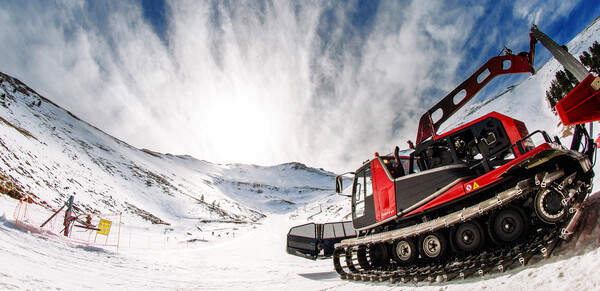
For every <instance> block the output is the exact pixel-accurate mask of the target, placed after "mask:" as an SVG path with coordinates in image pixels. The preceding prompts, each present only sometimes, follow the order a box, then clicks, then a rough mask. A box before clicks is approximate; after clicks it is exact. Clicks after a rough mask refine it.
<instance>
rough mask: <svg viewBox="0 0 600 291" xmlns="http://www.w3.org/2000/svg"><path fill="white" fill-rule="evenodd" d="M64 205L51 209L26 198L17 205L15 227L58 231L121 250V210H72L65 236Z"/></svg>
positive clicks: (57, 233)
mask: <svg viewBox="0 0 600 291" xmlns="http://www.w3.org/2000/svg"><path fill="white" fill-rule="evenodd" d="M65 214H66V211H65V210H64V209H60V210H59V209H49V208H48V207H47V206H42V205H40V204H38V203H36V202H34V201H32V200H31V199H27V198H23V199H21V201H19V204H17V206H16V207H15V211H14V213H13V218H14V219H15V227H18V228H21V229H26V230H28V231H32V232H37V233H42V234H46V235H55V236H57V237H61V238H65V239H67V240H69V241H72V242H76V243H80V244H86V245H94V246H103V247H116V248H117V251H118V250H119V241H120V229H121V216H122V214H121V213H102V214H98V213H71V214H70V217H71V218H72V219H73V222H72V223H69V224H67V225H69V229H68V230H67V234H68V236H65V235H64V233H65V223H64V222H65Z"/></svg>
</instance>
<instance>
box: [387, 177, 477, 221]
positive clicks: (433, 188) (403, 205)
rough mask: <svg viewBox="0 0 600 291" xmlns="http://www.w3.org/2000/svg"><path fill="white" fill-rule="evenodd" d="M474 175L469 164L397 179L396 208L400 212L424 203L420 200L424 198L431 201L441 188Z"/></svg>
mask: <svg viewBox="0 0 600 291" xmlns="http://www.w3.org/2000/svg"><path fill="white" fill-rule="evenodd" d="M472 176H474V173H473V171H471V170H469V168H468V167H467V166H465V165H453V166H446V167H439V168H436V169H432V170H428V171H422V172H419V173H416V174H412V175H409V176H404V177H402V178H399V179H396V180H395V184H396V210H397V212H398V213H399V212H401V211H403V210H406V209H408V208H411V207H413V206H415V205H418V204H422V203H420V202H422V201H423V202H424V200H425V201H429V200H431V199H433V198H434V197H433V196H432V195H433V194H434V193H436V192H438V191H439V190H441V189H444V188H445V187H446V186H448V185H450V184H453V183H454V182H456V181H460V180H464V179H466V178H469V177H472ZM438 194H440V193H438ZM435 196H437V195H435Z"/></svg>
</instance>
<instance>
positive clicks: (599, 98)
mask: <svg viewBox="0 0 600 291" xmlns="http://www.w3.org/2000/svg"><path fill="white" fill-rule="evenodd" d="M595 82H596V83H598V82H600V80H598V78H597V77H596V76H594V75H592V74H590V75H588V76H587V78H585V79H584V80H583V81H582V82H581V83H580V84H579V85H577V87H575V88H574V89H573V90H571V92H569V94H567V96H565V98H563V99H561V100H560V101H558V103H557V104H556V106H555V108H556V112H557V113H558V116H559V117H560V120H561V121H562V123H563V124H564V125H572V124H581V123H587V122H592V121H597V120H600V91H599V90H598V89H596V88H597V86H599V84H595V85H594V86H592V84H594V83H595ZM595 87H596V88H595Z"/></svg>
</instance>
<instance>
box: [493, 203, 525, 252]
mask: <svg viewBox="0 0 600 291" xmlns="http://www.w3.org/2000/svg"><path fill="white" fill-rule="evenodd" d="M488 226H489V231H490V235H491V236H492V239H493V240H495V241H496V242H497V243H510V242H514V241H518V240H521V239H523V238H525V236H526V235H527V232H528V231H529V220H527V217H526V215H525V213H524V212H523V210H522V209H520V208H516V207H509V208H506V209H504V210H502V211H500V212H497V213H495V214H494V215H492V216H491V217H490V223H489V225H488Z"/></svg>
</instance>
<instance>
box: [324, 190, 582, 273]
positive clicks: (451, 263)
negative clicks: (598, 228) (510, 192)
mask: <svg viewBox="0 0 600 291" xmlns="http://www.w3.org/2000/svg"><path fill="white" fill-rule="evenodd" d="M578 192H579V191H578ZM579 196H580V197H585V196H586V193H584V191H581V192H579ZM581 199H582V200H583V198H581ZM510 204H512V203H510ZM579 204H580V205H582V203H579ZM505 206H506V205H505ZM488 213H489V212H485V213H480V215H479V216H478V217H481V216H483V215H486V214H488ZM573 216H575V214H574V213H570V215H569V216H568V217H567V218H566V219H565V220H564V221H565V222H564V223H563V224H561V225H555V226H550V227H546V228H541V229H536V230H535V232H534V233H531V234H530V235H529V238H528V239H527V241H526V242H523V243H518V244H509V245H505V246H504V247H498V248H497V249H495V250H486V251H483V252H481V253H479V254H473V255H468V256H465V257H455V258H453V259H451V260H447V261H446V262H443V263H439V262H430V263H427V262H423V261H422V260H421V262H417V263H416V264H415V265H412V266H399V265H397V264H396V263H395V262H391V263H388V264H387V265H386V266H384V267H379V268H377V269H374V270H365V269H364V268H363V267H361V266H366V265H368V262H367V261H366V257H365V256H364V255H361V256H359V255H358V252H359V251H362V252H364V251H365V250H366V248H367V244H361V245H352V246H344V245H340V246H337V247H336V250H335V252H334V254H333V263H334V269H335V270H336V272H338V274H340V278H341V279H347V280H356V281H370V282H384V281H390V282H391V283H396V282H402V283H406V282H420V281H429V282H444V281H449V280H453V279H456V278H459V279H465V278H467V277H470V276H474V275H475V276H483V275H485V274H487V273H489V272H492V271H499V272H504V271H506V270H508V269H509V268H513V267H514V266H519V265H521V266H525V265H527V263H528V262H529V261H530V260H531V258H532V257H534V256H536V255H540V254H541V255H542V256H543V257H544V258H547V257H549V256H550V255H551V254H552V251H553V250H554V248H556V246H557V245H558V243H560V241H561V240H562V239H561V238H560V236H561V230H563V229H565V228H566V227H567V224H569V222H570V221H571V218H572V217H573ZM359 258H361V259H360V260H363V261H362V262H359ZM340 259H341V260H340ZM342 263H345V265H342ZM344 268H346V270H344Z"/></svg>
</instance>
